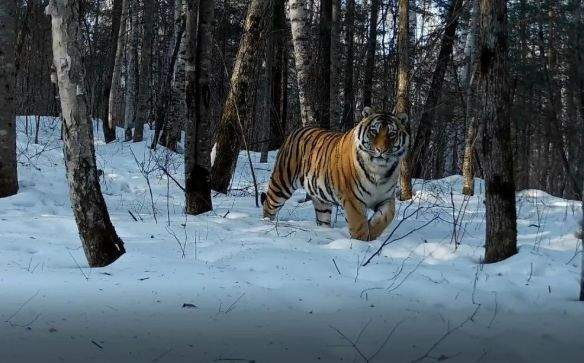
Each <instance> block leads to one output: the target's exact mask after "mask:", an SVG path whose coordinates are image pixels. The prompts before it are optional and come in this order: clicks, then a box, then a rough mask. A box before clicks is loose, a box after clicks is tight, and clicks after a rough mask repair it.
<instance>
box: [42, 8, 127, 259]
mask: <svg viewBox="0 0 584 363" xmlns="http://www.w3.org/2000/svg"><path fill="white" fill-rule="evenodd" d="M79 7H80V3H79V2H78V1H74V0H51V1H50V2H49V5H48V6H47V8H46V13H47V15H50V16H51V18H52V35H53V59H54V64H55V68H56V72H57V74H56V76H57V81H58V86H59V96H60V101H61V109H62V114H63V130H64V132H63V142H64V154H65V167H66V170H67V180H68V182H69V197H70V199H71V205H72V207H73V214H74V215H75V221H76V222H77V227H78V229H79V235H80V237H81V242H82V244H83V250H84V251H85V256H86V257H87V261H88V263H89V266H90V267H102V266H107V265H109V264H111V263H112V262H114V261H115V260H116V259H118V258H119V257H120V256H121V255H122V254H124V252H125V249H124V243H123V242H122V240H121V239H120V238H119V237H118V235H117V234H116V231H115V229H114V227H113V225H112V223H111V221H110V218H109V214H108V211H107V206H106V204H105V201H104V199H103V195H102V194H101V189H100V185H99V179H98V176H97V168H96V164H95V150H94V146H93V127H92V122H91V120H90V119H89V116H88V113H87V105H86V100H85V92H84V77H85V75H84V70H83V66H82V64H81V51H80V41H81V39H80V38H81V34H80V31H79V23H80V18H79Z"/></svg>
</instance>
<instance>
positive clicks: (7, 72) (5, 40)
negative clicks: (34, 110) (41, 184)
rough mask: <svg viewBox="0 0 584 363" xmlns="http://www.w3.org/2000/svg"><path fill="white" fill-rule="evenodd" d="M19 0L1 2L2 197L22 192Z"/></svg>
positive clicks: (0, 114)
mask: <svg viewBox="0 0 584 363" xmlns="http://www.w3.org/2000/svg"><path fill="white" fill-rule="evenodd" d="M15 44H16V0H3V1H2V3H1V4H0V198H2V197H7V196H10V195H14V194H16V193H17V192H18V174H17V171H16V118H15V95H14V92H15V83H16V73H15V63H14V62H15Z"/></svg>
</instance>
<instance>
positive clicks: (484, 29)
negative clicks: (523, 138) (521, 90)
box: [477, 0, 517, 263]
mask: <svg viewBox="0 0 584 363" xmlns="http://www.w3.org/2000/svg"><path fill="white" fill-rule="evenodd" d="M479 14H480V18H479V19H480V20H479V24H480V25H479V36H478V46H477V50H478V54H477V60H478V72H477V75H478V77H479V79H478V81H479V94H480V96H481V97H482V102H481V106H482V107H481V109H480V110H479V113H478V118H479V129H480V131H479V135H478V137H479V138H480V141H481V142H480V147H479V155H480V162H481V165H482V168H483V173H484V178H485V206H486V237H485V245H486V249H485V262H487V263H489V262H497V261H501V260H503V259H506V258H508V257H510V256H512V255H514V254H515V253H517V216H516V211H515V181H514V179H513V152H512V144H511V127H510V122H511V119H510V111H511V98H510V93H509V92H510V91H509V90H510V85H509V70H508V64H507V3H506V1H504V0H480V3H479Z"/></svg>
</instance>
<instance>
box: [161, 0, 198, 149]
mask: <svg viewBox="0 0 584 363" xmlns="http://www.w3.org/2000/svg"><path fill="white" fill-rule="evenodd" d="M185 10H186V3H185V2H184V1H183V0H175V5H174V35H173V38H174V39H175V41H176V42H177V44H179V51H178V55H177V57H176V61H175V63H174V65H173V67H172V68H170V69H169V72H171V75H172V82H171V85H170V92H169V96H170V104H169V105H168V110H167V116H166V122H165V124H164V130H163V131H162V135H161V144H162V145H164V146H165V147H167V148H169V149H170V150H176V144H177V143H178V142H179V141H180V138H181V130H182V128H183V124H184V119H185V116H186V105H185V64H186V60H185V58H186V41H185V40H186V32H183V31H182V30H181V27H182V24H183V23H185V19H184V18H185ZM195 11H196V9H195Z"/></svg>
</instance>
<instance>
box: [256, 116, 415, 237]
mask: <svg viewBox="0 0 584 363" xmlns="http://www.w3.org/2000/svg"><path fill="white" fill-rule="evenodd" d="M363 116H364V118H363V119H362V120H361V121H360V122H359V123H358V124H357V125H356V126H355V127H354V128H353V129H351V130H349V131H348V132H346V133H340V132H334V131H328V130H324V129H320V128H313V127H305V128H302V129H299V130H297V131H295V132H294V133H292V134H291V135H290V136H288V138H287V139H286V140H285V141H284V144H283V145H282V147H281V148H280V151H279V153H278V156H277V159H276V164H275V166H274V171H273V173H272V177H271V179H270V183H269V185H268V190H267V193H262V204H263V211H264V217H268V218H270V219H273V218H274V217H275V216H276V214H277V212H278V210H280V208H281V207H282V205H283V204H284V202H285V201H286V200H288V198H290V196H291V195H292V193H294V190H296V189H298V188H304V190H306V192H307V193H308V194H309V195H310V197H311V199H312V203H313V204H314V210H315V212H316V222H317V224H319V225H328V226H330V224H331V212H332V206H333V205H340V206H342V207H343V209H344V210H345V215H346V219H347V223H348V225H349V232H350V234H351V237H352V238H356V239H360V240H364V241H371V240H374V239H376V238H377V237H379V235H380V234H381V233H382V232H383V230H384V229H385V228H386V227H387V225H388V224H389V223H391V221H392V220H393V217H394V215H395V193H396V189H397V182H398V174H399V166H398V165H399V161H400V159H401V158H402V157H403V156H404V154H405V153H406V150H407V148H408V146H409V134H408V132H407V129H408V127H407V123H408V117H407V115H405V114H399V115H390V114H384V113H376V112H373V111H371V110H370V109H369V108H366V109H365V110H364V111H363ZM368 209H372V210H373V211H374V214H373V216H372V217H371V218H370V219H369V220H368V219H367V210H368Z"/></svg>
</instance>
